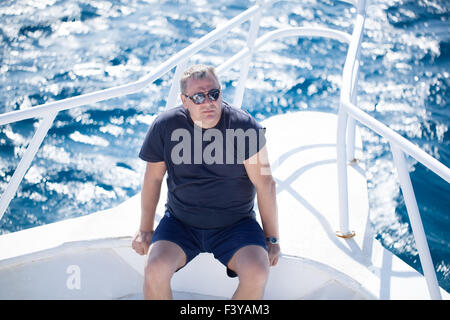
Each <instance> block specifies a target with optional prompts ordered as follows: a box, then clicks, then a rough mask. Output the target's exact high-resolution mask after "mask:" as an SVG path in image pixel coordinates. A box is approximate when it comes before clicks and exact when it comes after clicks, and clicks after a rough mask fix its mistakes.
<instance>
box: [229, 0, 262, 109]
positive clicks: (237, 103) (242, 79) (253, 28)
mask: <svg viewBox="0 0 450 320" xmlns="http://www.w3.org/2000/svg"><path fill="white" fill-rule="evenodd" d="M262 10H263V6H261V7H260V9H259V11H258V13H256V14H255V16H254V17H253V18H252V20H251V21H252V22H251V25H250V30H249V32H248V38H247V47H248V49H249V50H250V54H249V55H248V56H247V57H246V58H245V59H243V60H242V62H241V66H240V74H239V81H238V84H237V86H236V91H235V93H234V99H233V106H234V107H236V108H240V107H241V106H242V100H243V98H244V91H245V83H246V82H247V77H248V69H249V66H250V62H251V61H252V59H253V51H254V47H255V41H256V38H257V36H258V31H259V24H260V21H261V16H262Z"/></svg>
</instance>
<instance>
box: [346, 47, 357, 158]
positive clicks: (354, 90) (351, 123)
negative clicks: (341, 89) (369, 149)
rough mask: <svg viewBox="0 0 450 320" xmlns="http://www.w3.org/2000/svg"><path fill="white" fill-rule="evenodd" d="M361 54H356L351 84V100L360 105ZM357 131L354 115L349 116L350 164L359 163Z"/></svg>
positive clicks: (348, 155)
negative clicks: (356, 143)
mask: <svg viewBox="0 0 450 320" xmlns="http://www.w3.org/2000/svg"><path fill="white" fill-rule="evenodd" d="M359 55H360V50H359V49H358V53H357V54H356V60H355V66H354V69H353V77H352V84H351V89H352V91H351V94H350V100H351V102H352V103H353V104H354V105H358V77H359ZM355 131H356V121H355V119H354V118H353V117H349V119H348V126H347V159H348V161H349V163H350V164H355V163H357V159H356V158H355Z"/></svg>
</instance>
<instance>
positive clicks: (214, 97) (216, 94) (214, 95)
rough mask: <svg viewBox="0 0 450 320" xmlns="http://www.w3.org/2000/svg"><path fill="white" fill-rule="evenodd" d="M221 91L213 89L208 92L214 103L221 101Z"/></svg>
mask: <svg viewBox="0 0 450 320" xmlns="http://www.w3.org/2000/svg"><path fill="white" fill-rule="evenodd" d="M219 95H220V90H219V89H213V90H211V91H210V92H208V98H209V99H210V100H212V101H216V100H217V99H219Z"/></svg>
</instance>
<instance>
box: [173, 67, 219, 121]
mask: <svg viewBox="0 0 450 320" xmlns="http://www.w3.org/2000/svg"><path fill="white" fill-rule="evenodd" d="M180 90H181V101H182V102H183V105H184V107H185V108H186V109H188V110H189V113H190V116H191V118H192V120H193V121H194V122H195V123H196V124H197V125H199V126H201V127H203V128H211V127H214V126H215V125H216V124H217V122H219V120H220V115H221V112H222V94H221V92H220V83H219V79H218V78H217V76H216V73H215V71H214V68H213V67H210V66H205V65H201V64H200V65H194V66H191V67H190V68H188V69H187V70H186V71H184V73H183V74H182V76H181V78H180Z"/></svg>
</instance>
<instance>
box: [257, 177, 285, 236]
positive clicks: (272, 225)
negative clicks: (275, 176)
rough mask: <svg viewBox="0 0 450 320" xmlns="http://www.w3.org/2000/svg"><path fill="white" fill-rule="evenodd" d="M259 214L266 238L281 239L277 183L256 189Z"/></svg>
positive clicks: (272, 182)
mask: <svg viewBox="0 0 450 320" xmlns="http://www.w3.org/2000/svg"><path fill="white" fill-rule="evenodd" d="M256 192H257V197H258V208H259V214H260V215H261V222H262V226H263V230H264V233H265V235H266V237H277V238H278V237H279V230H278V210H277V201H276V184H275V181H273V180H272V181H271V182H270V183H267V184H265V185H264V186H262V187H259V188H257V189H256Z"/></svg>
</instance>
